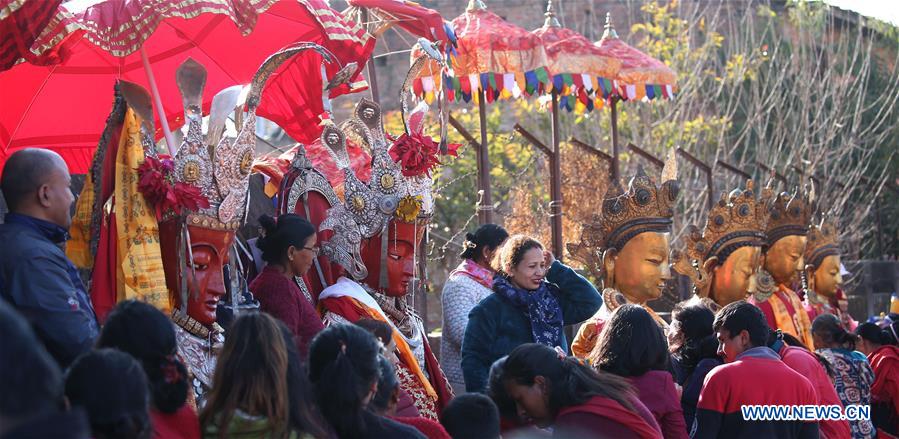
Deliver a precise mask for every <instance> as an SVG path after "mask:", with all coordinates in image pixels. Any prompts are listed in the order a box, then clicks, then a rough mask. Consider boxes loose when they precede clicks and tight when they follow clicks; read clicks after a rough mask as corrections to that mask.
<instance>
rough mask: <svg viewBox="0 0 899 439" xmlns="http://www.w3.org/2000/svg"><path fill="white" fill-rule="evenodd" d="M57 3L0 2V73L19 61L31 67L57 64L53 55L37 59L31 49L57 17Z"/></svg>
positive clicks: (48, 53)
mask: <svg viewBox="0 0 899 439" xmlns="http://www.w3.org/2000/svg"><path fill="white" fill-rule="evenodd" d="M60 3H62V0H0V35H2V36H3V38H2V39H0V72H2V71H4V70H7V69H9V68H10V67H12V66H13V65H15V64H16V63H17V62H19V60H21V59H24V60H25V61H28V62H30V63H33V64H44V63H53V62H56V61H58V60H57V59H56V53H55V52H53V51H46V54H45V56H43V57H42V56H37V55H35V54H33V53H32V52H31V46H32V44H34V40H35V39H37V37H38V35H40V33H41V31H42V30H44V28H46V27H47V24H48V23H49V22H50V20H51V19H52V18H53V17H54V16H55V15H56V12H57V8H58V7H59V4H60Z"/></svg>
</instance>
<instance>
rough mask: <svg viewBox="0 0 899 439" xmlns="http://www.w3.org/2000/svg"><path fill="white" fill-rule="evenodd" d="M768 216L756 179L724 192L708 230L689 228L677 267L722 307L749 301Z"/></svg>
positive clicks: (709, 219) (699, 293)
mask: <svg viewBox="0 0 899 439" xmlns="http://www.w3.org/2000/svg"><path fill="white" fill-rule="evenodd" d="M766 220H767V212H766V210H765V208H764V205H763V204H762V203H760V202H759V201H757V200H756V196H755V192H754V190H753V183H752V181H748V182H747V183H746V188H745V189H734V190H733V191H731V192H730V194H722V196H721V199H720V200H719V201H718V203H717V204H716V205H715V206H713V207H712V210H711V211H709V214H708V219H707V220H706V225H705V229H704V230H702V231H700V230H699V229H698V228H697V227H695V226H690V227H689V228H688V229H687V236H686V238H685V239H686V248H685V250H684V252H683V253H679V255H678V257H677V258H675V259H676V261H675V265H674V269H675V270H677V271H678V272H679V273H681V274H683V275H686V276H688V277H690V278H691V280H692V281H693V284H694V286H695V287H696V293H697V295H698V296H700V297H709V298H711V299H712V300H713V301H714V302H715V303H717V304H718V305H720V306H725V305H727V304H729V303H732V302H736V301H738V300H743V299H745V298H746V296H747V295H748V294H749V293H750V292H752V290H753V288H754V283H755V275H756V271H758V268H759V263H760V258H761V252H762V246H763V245H764V242H765V232H764V231H765V221H766Z"/></svg>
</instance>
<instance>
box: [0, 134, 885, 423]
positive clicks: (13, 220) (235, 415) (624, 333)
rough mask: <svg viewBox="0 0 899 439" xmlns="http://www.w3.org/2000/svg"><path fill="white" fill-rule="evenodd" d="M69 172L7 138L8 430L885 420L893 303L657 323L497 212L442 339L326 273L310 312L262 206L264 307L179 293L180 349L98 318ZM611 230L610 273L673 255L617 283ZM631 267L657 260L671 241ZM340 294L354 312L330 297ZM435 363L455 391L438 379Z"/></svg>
mask: <svg viewBox="0 0 899 439" xmlns="http://www.w3.org/2000/svg"><path fill="white" fill-rule="evenodd" d="M69 184H70V183H69V175H68V171H67V168H66V165H65V163H64V162H63V161H62V160H61V158H59V156H58V155H56V154H54V153H52V152H49V151H46V150H39V149H28V150H23V151H21V152H17V153H15V154H13V155H12V156H11V157H10V159H9V160H8V161H7V163H6V165H5V167H4V169H3V174H2V182H0V187H2V191H3V195H4V197H5V199H6V202H7V203H8V206H9V209H10V213H9V214H7V215H6V218H5V221H4V224H2V225H0V240H2V242H3V247H4V251H3V252H0V296H2V299H3V300H2V301H0V326H2V334H3V335H4V337H3V343H2V345H0V387H2V388H3V389H4V390H3V392H2V396H0V437H4V438H5V437H10V438H19V437H93V438H98V439H102V438H147V437H157V438H173V437H184V438H195V437H196V438H198V437H210V438H211V437H222V438H224V437H236V438H257V437H273V438H274V437H278V438H281V437H298V438H299V437H303V438H307V437H310V438H311V437H315V438H331V437H338V438H364V437H370V438H430V439H438V438H439V439H446V438H453V439H460V438H498V437H541V436H552V437H566V438H582V437H583V438H586V437H610V438H611V437H614V438H631V437H632V438H687V437H692V438H731V437H738V438H755V437H779V438H811V437H819V436H820V437H826V438H844V437H845V438H849V437H852V438H873V437H890V435H893V436H895V435H897V427H899V424H897V419H899V336H897V333H899V318H892V319H891V318H887V319H885V320H884V321H883V322H881V323H880V324H876V323H862V324H860V325H858V327H857V328H855V329H854V330H851V329H850V328H848V327H847V326H846V324H845V321H846V319H844V318H843V317H842V316H839V315H836V314H834V313H829V312H822V313H820V314H818V315H817V316H816V317H815V318H814V319H813V320H812V321H811V323H810V325H809V326H810V334H811V339H812V344H811V345H809V344H807V343H804V342H803V341H802V340H800V338H799V337H797V336H794V335H792V334H791V333H789V332H788V331H784V330H783V328H780V327H777V326H773V325H771V324H770V323H769V321H770V319H769V317H768V316H767V315H766V313H765V312H764V309H763V308H762V307H760V306H759V305H758V304H756V303H751V302H748V301H745V300H735V301H731V302H730V303H728V304H726V305H724V306H720V304H718V303H716V302H715V301H713V300H712V299H710V298H708V297H704V298H701V297H698V296H697V297H694V298H691V299H689V300H687V301H685V302H682V303H680V304H678V305H677V307H676V308H675V309H674V311H673V312H672V314H671V319H670V322H669V321H664V320H662V321H660V317H659V316H658V315H657V314H655V313H654V312H653V311H652V310H651V309H650V308H649V307H648V306H647V305H646V302H645V301H640V300H636V299H634V298H633V297H629V291H630V290H627V289H626V287H623V293H624V294H622V293H618V295H617V296H614V295H611V294H612V293H613V292H609V291H608V289H605V290H604V291H603V293H600V292H599V291H598V290H597V288H596V287H595V286H594V285H593V283H591V281H590V280H588V279H587V278H586V277H584V276H582V275H580V274H578V273H577V272H576V271H575V270H574V269H572V268H571V267H569V266H566V265H565V264H563V263H562V262H561V261H559V260H557V259H556V258H555V257H554V256H553V254H552V253H551V252H549V251H547V250H546V249H545V248H544V247H543V245H542V244H541V243H540V242H539V241H538V240H536V239H534V238H532V237H528V236H523V235H512V236H510V234H509V233H508V232H507V231H506V230H504V229H503V228H502V227H500V226H497V225H493V224H487V225H483V226H481V227H480V228H478V229H477V230H476V231H474V232H472V233H469V234H467V235H466V240H465V243H464V246H463V247H464V251H463V253H462V255H461V256H462V258H463V262H462V264H461V265H460V266H459V267H458V268H457V269H456V270H455V271H453V272H452V273H451V274H450V276H449V278H448V280H447V282H446V284H445V285H444V289H443V292H442V301H443V313H444V322H443V337H442V341H441V349H440V352H439V355H438V354H435V353H434V352H432V351H431V350H430V347H429V346H428V345H427V341H426V339H425V340H423V339H422V338H421V337H422V336H421V333H422V332H423V329H422V327H421V326H420V323H415V322H416V321H415V320H411V321H410V320H403V319H402V318H400V319H399V320H394V319H392V318H391V317H392V316H393V315H394V313H399V315H400V316H410V315H413V314H408V312H409V311H408V310H407V309H406V308H403V307H402V306H403V305H402V303H403V302H402V301H400V300H392V299H394V298H395V297H401V296H402V295H401V294H396V295H394V296H391V295H390V294H386V295H383V296H382V295H379V294H378V293H376V292H368V290H364V289H362V288H358V291H360V292H358V293H357V292H356V291H357V290H356V289H353V288H356V287H349V286H347V285H349V282H351V281H350V280H349V279H346V278H340V279H341V280H340V281H338V282H337V283H335V284H334V285H333V286H332V287H329V288H334V287H336V286H341V285H343V288H349V289H348V290H347V291H348V292H343V293H340V294H337V293H334V292H333V290H332V291H331V292H330V293H329V292H328V291H329V289H325V290H324V291H323V292H321V295H320V296H319V297H318V300H319V301H320V302H321V301H324V300H328V299H329V298H330V300H332V302H329V303H330V305H329V306H330V308H328V305H326V306H325V307H324V308H323V307H322V306H321V304H319V305H320V306H318V307H317V306H316V305H315V302H316V298H314V297H312V296H311V295H310V294H309V291H308V290H307V286H306V285H307V284H306V283H305V282H303V281H301V280H302V277H303V276H306V275H307V274H308V273H309V272H310V271H313V270H319V269H321V268H320V267H317V268H315V269H313V267H314V266H316V264H317V261H318V259H317V258H318V257H319V255H320V252H321V250H320V244H319V243H318V241H317V239H318V236H319V235H318V234H317V229H316V227H315V226H314V225H313V224H312V223H310V222H309V221H308V220H307V219H306V218H304V217H302V216H300V215H296V214H283V215H280V216H278V217H277V218H274V217H269V216H263V217H262V218H260V223H261V224H262V226H263V227H264V229H265V233H264V234H263V235H262V237H261V238H260V239H259V240H257V241H256V242H255V246H256V247H257V248H258V250H259V251H260V252H261V259H262V260H263V261H264V262H265V266H264V268H263V269H262V270H261V272H260V273H259V274H258V275H256V276H255V278H254V279H252V280H251V282H250V284H249V290H250V291H251V292H252V293H253V295H254V296H255V297H256V299H257V300H258V302H259V309H256V310H249V311H243V312H241V313H238V315H237V317H236V318H234V319H233V321H230V322H229V323H228V325H227V330H224V329H220V328H219V327H218V325H217V323H215V311H216V307H217V306H218V302H217V300H218V296H216V297H215V298H214V300H212V299H207V296H203V295H201V294H197V296H198V297H199V299H197V298H193V297H191V296H184V297H185V298H182V299H181V300H182V301H185V300H186V302H182V303H184V306H183V308H185V309H186V313H187V314H186V316H187V317H185V318H188V319H189V318H190V317H189V316H202V315H206V314H210V315H211V319H212V321H211V322H209V324H205V325H204V324H203V323H202V322H197V321H196V320H187V322H188V323H190V324H191V325H193V326H189V327H190V328H192V329H191V334H193V335H192V336H193V337H200V334H202V337H205V338H202V337H201V338H199V339H198V340H199V342H198V343H199V344H197V345H186V346H187V347H185V345H184V344H183V343H182V341H181V340H182V338H181V337H183V334H182V335H179V331H183V330H186V327H185V326H183V325H182V323H178V322H179V321H178V320H176V319H175V318H174V317H172V316H170V315H166V314H165V313H164V312H162V311H160V310H159V309H158V308H157V307H155V306H153V305H151V304H148V303H145V302H142V301H136V300H121V301H118V303H117V304H115V306H114V307H113V308H112V310H111V311H110V312H109V313H108V314H107V315H106V316H105V317H104V319H102V321H101V320H100V319H98V318H97V316H96V314H95V312H94V309H93V307H92V303H91V297H90V296H89V295H88V294H87V292H86V289H85V286H84V285H83V283H82V281H81V279H80V277H79V276H80V275H79V272H78V270H77V269H76V268H75V267H74V265H73V264H72V262H71V261H70V260H69V259H68V258H67V256H66V253H64V251H63V250H62V249H61V247H60V246H59V244H61V243H63V242H64V241H65V238H66V233H67V229H68V227H69V226H70V225H71V214H70V211H69V209H70V207H71V205H72V200H73V197H72V194H71V191H70V189H69ZM641 233H642V232H641ZM637 235H639V233H636V234H634V236H637ZM666 239H667V238H666ZM647 242H649V241H647ZM655 244H658V242H656V243H655ZM625 245H626V244H625V243H622V244H620V246H619V247H620V251H619V253H618V255H617V259H614V256H613V257H612V259H609V261H610V262H611V265H608V266H607V267H606V268H607V270H609V271H611V270H613V269H614V270H616V273H615V276H617V281H618V283H619V285H623V284H627V283H630V284H634V285H637V286H639V287H640V288H642V291H646V292H648V293H649V294H654V291H655V290H656V289H657V288H658V282H659V279H661V278H664V277H668V276H669V275H668V273H667V268H662V269H661V270H662V271H661V273H663V274H662V275H660V276H661V277H657V278H652V279H650V281H649V282H650V283H651V285H650V284H645V282H644V284H640V279H624V278H623V276H624V277H626V276H632V275H633V274H626V271H625V270H623V269H622V268H621V265H622V264H624V263H626V261H625V260H626V259H627V258H628V257H630V256H629V255H628V251H630V250H628V249H627V248H626V247H625ZM372 247H373V248H376V249H378V250H380V249H381V246H380V243H379V244H378V245H374V244H372ZM384 248H387V249H388V250H387V253H386V256H387V259H386V261H400V260H402V259H403V255H401V254H397V253H396V252H397V251H398V250H396V248H398V245H397V244H395V243H394V244H392V245H391V246H387V245H386V243H385V244H384ZM411 248H414V245H413V246H412V247H411ZM409 253H410V254H412V253H413V252H412V251H411V250H410V251H409ZM191 257H192V258H193V264H194V266H195V267H194V268H193V269H194V270H196V271H195V272H194V273H201V272H202V271H203V270H202V269H203V267H202V264H200V263H199V262H198V259H197V258H196V257H195V256H191ZM616 261H617V262H616ZM641 263H644V264H648V265H649V266H651V267H662V266H665V267H667V256H664V257H662V256H654V253H653V254H650V256H649V257H648V259H647V260H646V261H641ZM615 264H618V268H617V269H616V268H615V267H614V266H615ZM372 265H373V263H372ZM370 271H371V272H367V273H363V274H364V276H375V278H376V279H378V280H380V279H383V278H386V281H387V282H388V285H387V287H386V288H387V289H386V291H387V293H390V291H391V288H394V289H396V290H398V293H402V292H403V290H404V289H405V286H406V285H405V282H406V281H405V280H404V279H405V278H400V284H401V285H400V287H402V288H399V287H396V288H395V287H394V286H393V285H394V284H393V282H394V279H392V278H391V274H390V273H392V272H391V271H390V270H389V269H388V268H385V270H384V273H383V274H384V276H379V275H380V274H381V273H380V272H378V271H376V270H374V269H372V270H370ZM195 275H196V274H194V276H195ZM364 276H360V278H361V277H364ZM210 279H211V278H210ZM214 280H215V279H212V280H207V281H206V282H212V281H214ZM190 282H195V280H191V281H190ZM375 283H377V281H375ZM208 285H212V283H208ZM353 285H356V284H353ZM210 288H212V287H210ZM191 294H196V293H194V292H191ZM365 294H371V295H365ZM220 295H221V294H219V296H220ZM347 297H349V298H351V300H350V301H349V302H346V303H349V304H352V305H353V306H355V307H356V308H352V309H355V310H356V311H354V313H353V314H351V313H347V312H346V311H345V310H344V308H342V307H343V306H345V305H339V304H340V303H342V302H336V300H344V299H345V298H347ZM191 307H197V308H191ZM197 309H198V311H197ZM175 312H179V311H175ZM329 313H330V314H329ZM174 315H177V314H174ZM329 315H330V317H328V316H329ZM598 315H599V316H601V317H597V316H598ZM347 316H352V318H350V317H347ZM896 317H899V316H896ZM584 322H587V324H590V325H593V326H592V327H593V330H595V331H596V333H595V334H594V335H591V336H589V337H585V338H583V339H581V341H580V344H579V346H580V347H581V348H583V349H585V350H584V352H586V354H584V355H572V351H573V350H572V348H571V344H570V342H569V340H568V338H567V337H566V334H565V330H566V327H570V326H573V325H578V324H583V323H584ZM101 323H102V324H101ZM416 325H419V326H416ZM204 328H205V332H202V330H203V329H204ZM416 331H417V332H416ZM222 334H226V336H222ZM409 334H411V335H409ZM416 334H417V335H416ZM217 337H220V338H217ZM416 337H418V338H416ZM222 339H223V340H222ZM219 342H221V345H220V346H218V345H217V344H218V343H219ZM192 346H199V348H196V349H195V348H194V347H192ZM213 346H216V347H215V348H213ZM201 348H202V349H201ZM192 349H193V350H192ZM197 349H199V350H197ZM212 356H214V357H215V358H214V360H215V361H211V357H212ZM438 357H439V364H435V362H436V361H437V360H436V359H437V358H438ZM190 358H193V359H194V362H193V363H192V362H191V361H189V359H190ZM197 358H199V359H200V360H199V362H196V359H197ZM198 365H199V367H201V368H200V369H197V367H198ZM444 372H445V373H446V378H445V379H444V382H445V386H446V387H447V388H450V389H452V390H444V389H443V388H440V386H441V382H440V381H439V378H441V377H442V376H443V373H444ZM201 373H206V374H208V377H206V379H207V381H205V382H201V380H200V374H201ZM416 389H418V390H420V392H417V391H416ZM751 404H757V405H796V406H803V405H835V406H839V407H841V408H843V407H848V406H852V405H861V406H870V408H871V412H870V415H871V416H870V418H869V419H861V418H859V419H849V420H842V419H828V420H821V421H820V422H813V421H808V420H798V419H796V420H747V419H745V418H744V417H743V416H742V414H741V407H742V406H745V405H751ZM431 411H433V412H434V413H435V414H436V416H430V413H431ZM878 435H879V436H878Z"/></svg>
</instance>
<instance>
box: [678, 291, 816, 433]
mask: <svg viewBox="0 0 899 439" xmlns="http://www.w3.org/2000/svg"><path fill="white" fill-rule="evenodd" d="M712 327H713V329H714V330H715V336H716V337H717V338H718V355H719V356H720V357H722V358H723V359H724V362H725V364H723V365H721V366H718V367H716V368H714V369H712V371H711V372H709V374H708V375H706V378H705V383H703V386H702V392H700V394H699V403H698V404H697V406H696V418H695V420H694V421H693V429H692V431H691V433H690V437H692V438H693V439H700V438H701V439H706V438H738V439H739V438H744V439H756V438H768V437H777V438H784V439H788V438H807V439H812V438H818V423H817V422H803V421H780V420H778V421H764V420H755V421H753V420H745V419H744V418H743V413H742V407H743V406H746V405H815V404H817V403H818V399H817V397H816V396H815V389H814V387H813V386H812V384H811V383H810V382H809V380H807V379H806V378H805V377H803V376H802V375H800V374H799V373H798V372H796V371H794V370H793V369H790V367H789V366H787V365H786V364H784V362H783V361H781V359H780V356H778V355H777V352H774V350H772V349H771V348H769V347H768V346H766V342H767V339H768V332H769V330H770V329H769V327H768V323H767V321H766V320H765V315H764V314H763V313H762V311H761V310H759V309H758V308H757V307H756V306H754V305H752V304H750V303H748V302H746V301H742V300H741V301H738V302H733V303H730V304H728V305H727V306H725V307H724V308H721V310H720V311H719V312H718V314H717V316H716V317H715V323H714V324H713V326H712Z"/></svg>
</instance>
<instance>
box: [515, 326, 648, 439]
mask: <svg viewBox="0 0 899 439" xmlns="http://www.w3.org/2000/svg"><path fill="white" fill-rule="evenodd" d="M502 378H503V385H504V387H505V390H506V392H507V393H508V394H509V396H510V397H511V398H512V400H514V401H515V405H516V406H517V408H518V413H519V415H520V416H522V417H524V418H525V419H526V420H528V421H532V422H533V423H534V424H535V425H536V426H538V427H540V428H546V427H550V426H552V427H553V436H554V437H597V436H596V435H597V434H600V435H602V436H600V437H608V438H635V437H636V438H653V439H657V438H661V437H662V433H661V431H660V430H659V426H658V424H657V423H656V421H655V419H654V418H653V416H652V414H651V413H649V410H648V409H647V408H646V406H644V405H643V403H641V402H640V400H639V399H637V397H636V396H635V395H634V391H633V388H632V387H631V386H630V385H629V384H628V383H627V382H626V381H625V380H624V379H622V378H621V377H618V376H616V375H613V374H610V373H605V372H601V371H597V370H596V369H594V368H592V367H590V366H588V365H587V364H586V362H585V361H584V360H580V359H578V358H575V357H568V356H566V355H564V354H562V353H560V352H559V351H558V350H556V349H553V348H551V347H549V346H545V345H542V344H539V343H526V344H523V345H521V346H519V347H517V348H515V349H513V350H512V352H511V353H510V354H509V358H507V359H506V362H505V364H504V365H503V377H502Z"/></svg>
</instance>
